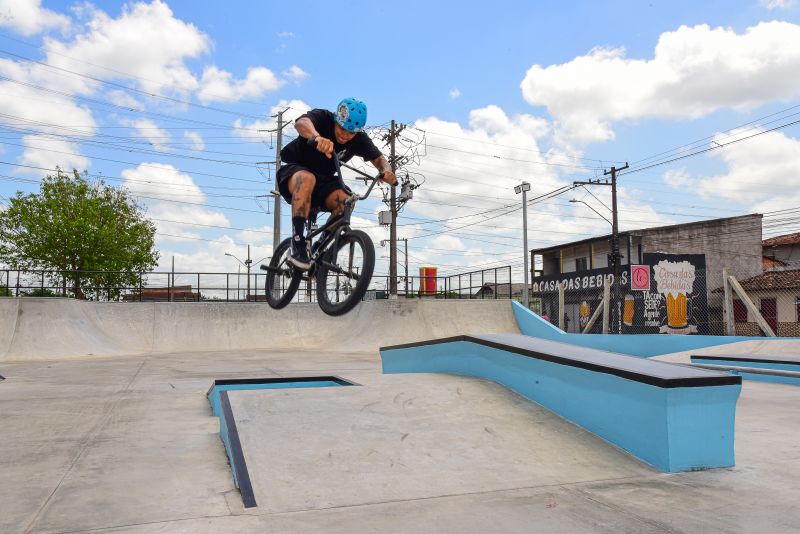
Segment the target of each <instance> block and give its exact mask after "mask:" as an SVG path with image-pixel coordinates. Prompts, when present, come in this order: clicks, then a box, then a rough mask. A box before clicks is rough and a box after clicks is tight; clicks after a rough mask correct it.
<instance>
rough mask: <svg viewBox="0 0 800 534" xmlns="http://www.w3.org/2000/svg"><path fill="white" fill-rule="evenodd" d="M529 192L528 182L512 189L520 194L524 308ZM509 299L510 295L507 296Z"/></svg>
mask: <svg viewBox="0 0 800 534" xmlns="http://www.w3.org/2000/svg"><path fill="white" fill-rule="evenodd" d="M530 190H531V184H529V183H528V182H522V183H521V184H519V185H518V186H515V187H514V192H515V193H516V194H518V195H519V194H520V193H522V247H523V248H524V249H525V250H524V252H525V254H524V256H523V259H524V260H525V261H524V264H525V267H524V269H525V272H524V273H523V274H524V277H523V280H524V283H523V285H522V287H523V291H524V293H523V295H522V303H523V304H525V307H526V308H528V307H529V306H528V253H529V252H528V196H527V195H526V193H527V192H528V191H530ZM509 297H511V295H509Z"/></svg>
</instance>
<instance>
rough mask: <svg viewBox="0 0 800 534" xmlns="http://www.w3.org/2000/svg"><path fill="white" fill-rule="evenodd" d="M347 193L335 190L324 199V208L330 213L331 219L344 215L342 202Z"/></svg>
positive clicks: (342, 190) (345, 198)
mask: <svg viewBox="0 0 800 534" xmlns="http://www.w3.org/2000/svg"><path fill="white" fill-rule="evenodd" d="M345 200H347V193H346V192H345V191H344V189H337V190H336V191H334V192H333V193H331V194H330V195H328V196H327V197H326V198H325V207H326V208H327V209H328V211H330V212H331V217H338V216H339V215H341V214H342V213H344V201H345Z"/></svg>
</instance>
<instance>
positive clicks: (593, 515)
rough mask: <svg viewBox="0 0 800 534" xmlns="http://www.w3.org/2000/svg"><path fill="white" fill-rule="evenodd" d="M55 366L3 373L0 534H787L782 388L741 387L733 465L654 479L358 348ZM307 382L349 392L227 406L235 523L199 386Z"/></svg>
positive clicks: (586, 439) (462, 384) (219, 449)
mask: <svg viewBox="0 0 800 534" xmlns="http://www.w3.org/2000/svg"><path fill="white" fill-rule="evenodd" d="M12 341H13V340H12ZM331 345H332V346H335V344H333V343H331ZM58 357H59V359H58V360H41V361H20V362H17V363H14V362H8V361H7V362H0V375H3V376H5V377H6V378H7V380H5V381H2V382H0V532H4V533H5V532H12V533H13V532H25V531H30V532H148V533H149V532H212V531H213V532H216V531H225V532H322V531H324V532H481V533H485V532H609V533H611V532H614V533H618V532H637V533H638V532H656V533H660V532H731V533H732V532H758V533H759V534H766V533H770V532H792V531H795V532H796V531H798V530H800V508H799V507H798V506H797V503H798V502H800V440H798V428H800V410H798V409H797V406H798V404H799V403H800V388H797V387H794V386H786V385H780V384H768V383H753V382H745V384H744V386H743V389H742V396H741V399H740V401H739V405H738V407H739V409H738V411H737V421H736V463H737V465H736V467H735V468H731V469H719V470H711V471H704V472H695V473H682V474H674V475H665V474H662V473H660V472H657V471H655V470H653V469H651V468H649V467H648V466H646V465H643V464H641V463H640V462H638V461H636V460H635V459H633V458H632V457H630V456H629V455H627V454H625V453H623V452H621V451H619V450H617V449H615V448H614V447H612V446H611V445H609V444H607V443H605V442H603V441H601V440H599V439H597V438H595V437H593V436H592V435H590V434H588V433H586V432H584V431H582V430H581V429H579V428H577V427H574V426H573V425H571V424H569V423H567V422H565V421H563V420H561V419H559V418H557V417H556V416H554V415H552V414H551V413H549V412H547V411H546V410H543V409H541V408H539V407H538V406H536V405H535V404H533V403H531V402H528V401H527V400H525V399H522V398H521V397H518V396H516V395H515V394H513V393H511V392H509V391H508V390H505V389H504V388H502V387H499V386H497V385H495V384H492V383H489V382H485V381H481V380H477V379H472V378H464V377H456V376H450V375H391V376H383V375H381V373H380V360H379V356H378V353H377V351H375V350H364V351H356V350H349V351H345V352H332V351H330V350H325V349H324V348H314V349H309V350H269V351H258V350H225V351H218V352H199V351H194V350H193V351H189V352H172V353H164V354H146V355H129V356H127V355H119V356H115V357H114V358H98V357H96V358H93V359H69V358H67V357H66V356H65V355H59V356H58ZM322 374H334V375H337V376H341V377H343V378H346V379H350V380H353V381H355V382H357V383H359V384H361V385H360V386H357V387H343V388H335V389H334V388H331V389H314V390H281V391H270V392H263V391H262V392H243V393H241V392H240V393H237V394H235V395H232V396H231V401H232V404H233V405H234V410H235V412H236V413H237V414H238V417H239V424H240V425H242V441H243V447H244V448H245V453H246V454H247V455H248V462H249V463H250V465H249V468H250V471H251V476H253V478H254V485H255V486H256V493H257V499H258V504H259V506H258V507H257V508H251V509H247V510H245V509H244V508H243V506H242V502H241V498H240V495H239V493H238V491H237V490H236V489H235V488H234V485H233V481H232V476H231V472H230V469H229V468H228V465H227V458H226V456H225V453H224V450H223V446H222V443H221V441H220V439H219V436H218V433H217V432H218V422H217V419H216V418H214V417H213V416H212V414H211V410H210V407H209V404H208V401H207V400H206V397H205V393H206V391H207V389H208V388H209V386H210V385H211V382H212V381H213V380H214V379H219V378H241V377H276V376H302V375H322ZM597 409H602V406H598V407H597ZM256 420H257V421H258V423H259V424H258V425H252V427H248V421H256Z"/></svg>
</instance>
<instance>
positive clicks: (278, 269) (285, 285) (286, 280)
mask: <svg viewBox="0 0 800 534" xmlns="http://www.w3.org/2000/svg"><path fill="white" fill-rule="evenodd" d="M291 246H292V240H291V239H284V240H283V241H282V242H281V244H280V245H278V248H276V249H275V253H274V254H273V255H272V259H271V260H270V261H269V268H270V270H269V271H267V280H266V282H265V283H264V290H265V291H266V294H267V304H269V305H270V307H271V308H274V309H276V310H280V309H281V308H285V307H286V305H287V304H289V303H290V302H291V301H292V299H293V298H294V294H295V293H297V288H298V287H299V286H300V280H301V278H302V276H303V275H302V273H301V272H300V271H298V270H297V269H295V268H294V267H293V266H292V265H291V264H289V263H288V262H287V261H286V257H287V256H288V254H289V249H290V247H291Z"/></svg>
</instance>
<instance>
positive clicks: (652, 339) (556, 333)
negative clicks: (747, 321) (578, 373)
mask: <svg viewBox="0 0 800 534" xmlns="http://www.w3.org/2000/svg"><path fill="white" fill-rule="evenodd" d="M512 307H513V310H514V318H515V319H516V320H517V325H518V326H519V330H520V332H522V333H523V334H525V335H526V336H532V337H538V338H542V339H550V340H552V341H560V342H562V343H571V344H573V345H579V346H581V347H591V348H594V349H600V350H607V351H611V352H620V353H622V354H628V355H630V356H640V357H645V358H647V357H650V356H659V355H661V354H671V353H673V352H684V351H688V350H696V349H703V348H706V347H715V346H717V345H727V344H728V343H736V342H739V341H752V340H754V339H755V340H759V341H764V340H765V339H767V338H763V337H748V336H696V335H687V336H678V335H667V334H624V335H609V334H570V333H567V332H564V331H563V330H561V329H560V328H558V327H556V326H553V325H552V324H551V323H550V322H549V321H545V320H544V319H542V318H541V317H540V316H539V315H537V314H535V313H533V312H532V311H530V310H529V309H527V308H526V307H525V306H523V305H522V304H520V303H519V302H517V301H512ZM772 339H784V338H772ZM787 339H790V338H787Z"/></svg>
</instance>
